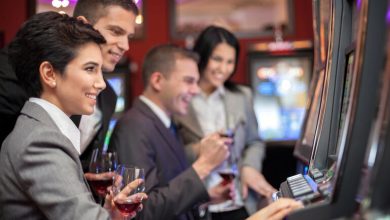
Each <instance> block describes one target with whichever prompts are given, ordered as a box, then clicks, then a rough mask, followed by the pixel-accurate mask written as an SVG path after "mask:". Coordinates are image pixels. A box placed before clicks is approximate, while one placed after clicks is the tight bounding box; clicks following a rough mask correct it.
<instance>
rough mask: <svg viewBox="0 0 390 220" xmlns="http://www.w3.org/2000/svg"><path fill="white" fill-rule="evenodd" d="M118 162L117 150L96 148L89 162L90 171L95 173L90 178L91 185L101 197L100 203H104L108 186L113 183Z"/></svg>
mask: <svg viewBox="0 0 390 220" xmlns="http://www.w3.org/2000/svg"><path fill="white" fill-rule="evenodd" d="M117 164H118V158H117V154H116V152H111V151H104V150H102V149H98V148H97V149H94V150H93V152H92V157H91V161H90V164H89V173H92V174H94V175H93V179H91V178H90V179H88V183H89V185H90V186H91V187H92V189H93V191H94V192H95V193H96V195H97V196H98V197H99V203H100V204H101V205H103V204H102V203H103V202H104V198H105V196H106V193H107V188H108V187H109V186H111V185H112V180H113V176H114V174H115V173H114V172H115V170H116V167H117Z"/></svg>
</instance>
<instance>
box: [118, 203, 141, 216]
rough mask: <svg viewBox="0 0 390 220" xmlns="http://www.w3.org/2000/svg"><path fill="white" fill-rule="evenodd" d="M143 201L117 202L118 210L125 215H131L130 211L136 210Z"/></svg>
mask: <svg viewBox="0 0 390 220" xmlns="http://www.w3.org/2000/svg"><path fill="white" fill-rule="evenodd" d="M140 204H141V202H136V203H117V202H115V206H116V207H117V208H118V210H119V211H120V212H121V213H122V214H123V215H129V214H130V213H132V212H134V211H135V210H137V208H138V207H139V205H140Z"/></svg>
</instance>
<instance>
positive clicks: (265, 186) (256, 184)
mask: <svg viewBox="0 0 390 220" xmlns="http://www.w3.org/2000/svg"><path fill="white" fill-rule="evenodd" d="M241 184H242V195H243V198H246V197H247V196H248V187H250V188H251V189H253V190H254V191H255V192H257V193H259V194H260V195H262V196H265V197H267V198H270V197H271V196H272V193H273V192H276V191H277V190H276V189H275V188H274V187H272V186H271V185H270V184H269V183H268V182H267V180H266V179H265V178H264V176H263V174H261V173H259V172H258V171H257V170H256V169H254V168H252V167H249V166H244V167H243V168H242V169H241Z"/></svg>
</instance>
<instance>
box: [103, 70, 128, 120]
mask: <svg viewBox="0 0 390 220" xmlns="http://www.w3.org/2000/svg"><path fill="white" fill-rule="evenodd" d="M106 78H107V81H108V83H110V85H111V86H112V88H113V89H114V91H115V94H116V95H117V96H118V99H117V101H116V106H115V113H118V112H123V111H124V110H125V82H124V77H120V76H109V77H106Z"/></svg>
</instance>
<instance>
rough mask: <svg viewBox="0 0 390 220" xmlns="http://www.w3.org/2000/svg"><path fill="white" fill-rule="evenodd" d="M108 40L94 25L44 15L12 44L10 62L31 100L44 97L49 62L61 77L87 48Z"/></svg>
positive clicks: (24, 28) (29, 23)
mask: <svg viewBox="0 0 390 220" xmlns="http://www.w3.org/2000/svg"><path fill="white" fill-rule="evenodd" d="M87 43H96V44H104V43H106V40H105V39H104V37H103V36H102V35H101V34H100V33H99V32H98V31H96V30H95V29H94V28H93V27H92V26H91V25H89V24H85V23H83V22H82V21H81V20H78V19H76V18H73V17H69V16H68V15H65V14H59V13H57V12H44V13H39V14H36V15H34V16H32V17H31V18H30V19H29V20H28V21H26V22H25V23H24V24H23V25H22V27H21V29H20V30H19V31H18V33H17V34H16V37H15V38H14V39H13V41H12V42H11V43H10V45H9V48H8V53H9V62H10V64H11V65H12V66H13V68H14V70H15V73H16V76H17V77H18V79H19V82H20V83H21V85H22V86H23V87H24V88H26V91H27V93H28V95H29V96H30V97H31V96H32V97H40V95H41V93H42V85H41V81H40V73H39V66H40V65H41V63H42V62H44V61H48V62H49V63H50V64H51V65H52V66H53V68H54V69H55V70H56V71H58V72H59V73H60V74H63V73H64V70H65V67H66V66H67V65H68V63H69V62H70V61H72V60H73V59H74V58H75V57H76V56H77V52H78V49H79V48H80V47H81V46H83V45H85V44H87Z"/></svg>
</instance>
